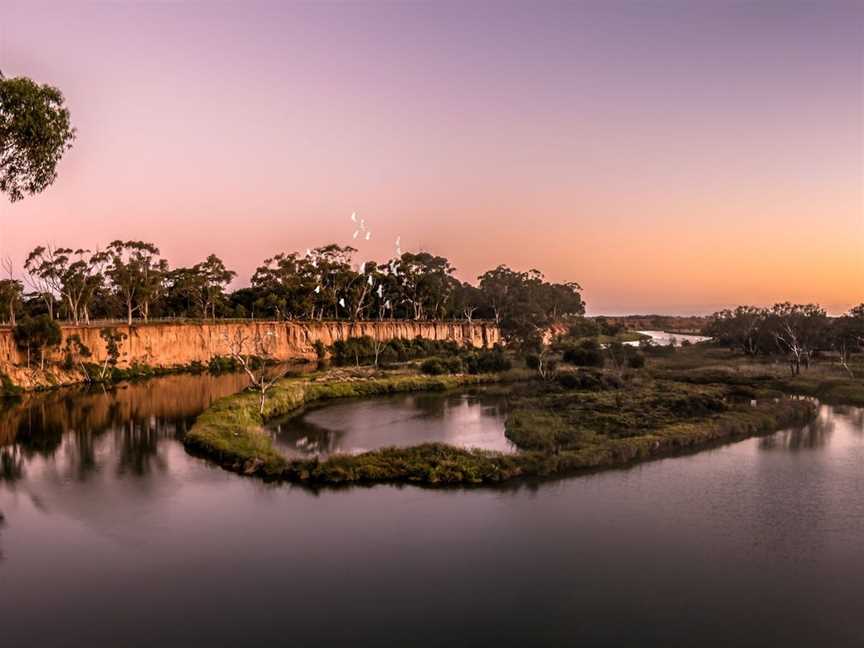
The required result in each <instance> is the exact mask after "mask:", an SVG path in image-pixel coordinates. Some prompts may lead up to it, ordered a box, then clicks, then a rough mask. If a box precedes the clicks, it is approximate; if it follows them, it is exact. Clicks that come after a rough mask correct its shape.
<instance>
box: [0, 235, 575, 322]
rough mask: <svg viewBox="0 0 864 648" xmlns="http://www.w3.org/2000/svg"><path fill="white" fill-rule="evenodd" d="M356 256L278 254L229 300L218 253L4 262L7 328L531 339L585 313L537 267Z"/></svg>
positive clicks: (43, 256)
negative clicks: (375, 324)
mask: <svg viewBox="0 0 864 648" xmlns="http://www.w3.org/2000/svg"><path fill="white" fill-rule="evenodd" d="M356 252H357V250H355V249H354V248H351V247H342V246H339V245H336V244H331V245H326V246H323V247H318V248H315V249H313V250H307V251H306V253H305V254H301V253H296V252H291V253H288V252H281V253H279V254H276V255H274V256H272V257H270V258H268V259H265V260H264V262H263V263H262V264H261V265H260V266H259V267H258V268H257V269H256V271H255V273H254V274H253V275H252V277H251V280H250V286H249V287H248V288H240V289H237V290H233V291H230V290H228V286H229V284H230V283H231V282H232V281H233V280H234V279H235V277H236V276H237V274H236V273H235V272H234V271H232V270H230V269H228V268H227V267H226V266H225V264H224V263H223V261H222V260H221V259H220V258H219V257H217V256H216V255H215V254H211V255H210V256H208V257H207V258H206V259H205V260H203V261H201V262H200V263H197V264H195V265H192V266H189V267H176V268H173V267H171V266H170V265H169V263H168V261H167V260H166V259H164V258H162V257H161V255H160V252H159V248H158V247H156V246H155V245H154V244H152V243H147V242H144V241H113V242H112V243H111V244H110V245H108V246H107V247H106V248H104V249H102V250H96V251H91V250H84V249H76V250H73V249H72V248H63V247H56V248H55V247H51V246H39V247H37V248H35V249H34V250H33V251H32V252H31V253H30V254H29V255H28V257H27V259H26V260H25V262H24V264H23V267H22V268H21V269H20V270H21V271H22V273H21V274H22V275H23V279H18V278H16V276H15V275H16V273H15V268H14V267H13V265H12V263H11V262H10V261H9V260H8V259H7V260H6V261H5V263H4V265H5V271H6V275H7V277H8V278H6V279H3V280H0V321H4V322H6V323H9V324H13V325H14V324H15V322H16V320H17V319H20V318H22V317H30V318H33V317H38V316H45V317H47V318H49V319H52V320H66V321H69V322H73V323H76V324H77V323H85V324H86V323H89V322H90V321H91V320H126V321H127V322H128V323H129V324H132V323H133V321H134V320H141V321H148V320H150V319H154V318H202V319H203V318H212V319H216V318H259V319H264V318H266V319H277V320H281V319H306V320H320V319H349V320H360V319H377V320H391V319H392V320H432V319H435V320H441V319H465V320H468V321H470V320H472V319H474V318H482V319H491V320H495V321H496V322H498V323H499V324H500V325H501V326H502V329H506V330H507V331H508V332H509V333H510V335H511V336H512V337H517V338H525V337H529V336H532V335H535V334H536V331H537V328H538V327H542V326H544V325H546V324H547V323H549V322H552V321H556V320H558V319H560V318H561V317H564V316H566V315H580V314H582V313H584V312H585V305H584V303H583V301H582V297H581V292H580V291H581V289H580V287H579V286H578V285H577V284H575V283H551V282H548V281H546V280H545V279H544V277H543V275H542V274H541V273H540V272H539V271H537V270H531V271H528V272H517V271H514V270H511V269H510V268H508V267H507V266H503V265H501V266H498V267H497V268H495V269H494V270H490V271H488V272H486V273H484V274H483V275H481V276H480V277H478V282H477V284H476V285H472V284H470V283H467V282H461V281H459V280H458V279H457V278H456V277H455V276H454V271H455V268H454V267H453V266H452V265H451V264H450V262H449V261H448V259H446V258H445V257H442V256H436V255H433V254H430V253H428V252H419V253H411V252H406V253H404V254H402V255H401V256H399V257H397V258H393V259H389V260H387V261H385V262H383V263H378V262H375V261H369V262H365V263H354V262H353V260H352V257H353V255H354V254H355V253H356Z"/></svg>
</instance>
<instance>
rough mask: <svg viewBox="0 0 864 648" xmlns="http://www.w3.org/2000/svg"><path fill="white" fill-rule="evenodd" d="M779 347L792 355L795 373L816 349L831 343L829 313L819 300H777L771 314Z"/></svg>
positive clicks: (770, 321)
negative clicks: (817, 301) (805, 302)
mask: <svg viewBox="0 0 864 648" xmlns="http://www.w3.org/2000/svg"><path fill="white" fill-rule="evenodd" d="M766 319H767V323H766V325H767V326H768V327H769V330H770V331H771V334H772V335H773V337H774V339H775V341H776V343H777V346H778V348H779V349H780V350H781V351H783V352H785V353H787V354H788V356H789V367H790V369H791V371H792V373H793V374H799V373H801V365H802V364H804V366H805V368H806V367H807V366H808V365H809V362H810V356H811V355H812V353H813V351H815V350H817V349H819V348H822V347H824V346H827V331H828V328H827V324H828V316H827V314H826V313H825V310H824V309H823V308H822V307H820V306H819V305H818V304H792V303H790V302H782V303H778V304H774V306H772V307H771V310H770V312H769V313H768V316H767V318H766Z"/></svg>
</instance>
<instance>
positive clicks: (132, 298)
mask: <svg viewBox="0 0 864 648" xmlns="http://www.w3.org/2000/svg"><path fill="white" fill-rule="evenodd" d="M105 254H106V257H105V258H106V260H107V266H106V270H105V275H106V276H107V277H108V278H109V279H110V280H111V283H112V285H113V286H114V289H115V291H116V292H117V294H118V296H119V297H120V299H121V300H122V301H123V303H124V304H125V306H126V321H127V323H128V324H129V325H130V326H131V325H132V314H133V313H134V312H136V311H137V312H138V313H139V314H140V315H141V317H142V318H143V319H144V321H145V322H146V321H147V320H148V319H149V317H150V306H151V304H152V303H153V302H154V301H155V300H156V299H157V298H158V297H159V295H160V294H161V292H162V288H163V285H164V284H163V281H164V278H165V275H166V274H167V273H168V262H167V261H165V260H164V259H160V258H159V248H157V247H156V246H155V245H153V244H152V243H145V242H143V241H112V242H111V244H110V245H109V246H108V248H107V250H106V251H105Z"/></svg>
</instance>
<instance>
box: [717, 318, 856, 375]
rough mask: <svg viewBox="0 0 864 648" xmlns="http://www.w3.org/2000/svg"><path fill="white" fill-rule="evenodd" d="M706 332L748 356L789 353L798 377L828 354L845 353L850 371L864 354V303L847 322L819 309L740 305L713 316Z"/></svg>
mask: <svg viewBox="0 0 864 648" xmlns="http://www.w3.org/2000/svg"><path fill="white" fill-rule="evenodd" d="M705 333H706V335H710V336H711V337H712V338H713V339H714V340H715V341H716V342H718V343H720V344H724V345H728V346H730V347H735V348H738V349H740V350H741V351H743V352H744V353H746V354H748V355H752V356H758V355H772V354H776V353H778V352H781V353H784V354H788V356H789V358H790V362H791V364H792V367H793V371H795V372H798V371H800V368H801V365H802V364H803V365H804V366H807V364H809V362H810V360H811V359H812V358H813V357H814V356H815V355H816V354H818V353H820V352H824V351H833V352H836V353H837V354H839V357H840V362H841V363H842V364H843V365H844V366H845V367H846V368H847V370H848V365H847V361H848V358H849V356H850V354H852V353H855V352H860V351H862V350H864V304H860V305H858V306H856V307H855V308H853V309H851V310H850V311H849V312H848V313H847V314H845V315H843V316H841V317H829V316H828V314H827V313H826V312H825V309H823V308H822V307H820V306H819V305H818V304H791V303H789V302H783V303H779V304H774V306H772V307H771V308H760V307H757V306H738V307H737V308H735V309H730V310H723V311H719V312H717V313H715V314H714V315H712V316H711V318H710V320H709V323H708V325H707V326H706V327H705ZM850 373H851V372H850Z"/></svg>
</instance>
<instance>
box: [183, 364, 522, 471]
mask: <svg viewBox="0 0 864 648" xmlns="http://www.w3.org/2000/svg"><path fill="white" fill-rule="evenodd" d="M528 375H530V374H528V373H526V372H525V371H520V370H513V371H509V372H504V373H501V374H477V375H467V374H466V375H444V376H422V375H415V374H397V375H392V376H385V377H375V378H356V379H349V380H326V379H324V380H321V379H320V378H321V376H315V377H314V378H315V379H314V380H312V379H309V378H306V377H302V378H286V379H283V380H281V381H279V382H278V383H277V384H276V385H275V386H274V387H273V388H272V389H271V390H270V391H269V392H268V394H267V399H266V401H265V405H264V414H263V416H262V415H261V414H260V413H259V411H258V406H259V400H258V399H259V397H258V395H257V394H256V393H253V392H250V391H246V392H242V393H240V394H235V395H233V396H227V397H225V398H222V399H220V400H218V401H216V402H215V403H214V404H213V405H212V406H211V407H210V408H208V409H207V410H206V411H204V412H203V413H202V414H201V415H200V416H199V417H198V420H197V421H196V422H195V424H194V425H193V427H192V429H191V430H190V431H189V433H188V434H187V435H186V437H185V438H184V444H185V446H186V448H187V449H188V450H189V451H190V452H192V453H194V454H199V455H203V456H207V457H209V458H211V459H213V460H214V461H216V462H218V463H219V464H221V465H222V466H224V467H226V468H229V469H231V470H234V471H238V472H244V473H248V474H260V475H262V476H265V477H280V476H281V477H290V476H292V475H294V474H295V472H297V471H293V472H292V469H291V466H292V465H293V464H302V463H306V462H291V461H289V460H288V459H286V458H285V457H284V456H282V455H281V454H280V453H279V452H278V451H276V450H275V449H274V448H273V443H272V440H271V438H270V435H269V434H268V433H267V432H266V431H265V430H263V429H262V426H263V425H264V422H265V421H268V420H271V419H274V418H278V417H280V416H285V415H286V414H289V413H290V412H292V411H293V410H296V409H297V408H299V407H301V406H303V405H305V404H306V403H310V402H313V401H317V400H328V399H334V398H353V397H369V396H379V395H386V394H396V393H401V392H415V391H445V390H448V389H455V388H457V387H462V386H466V385H476V384H482V383H490V382H501V381H513V380H524V379H525V378H526V377H527V376H528ZM316 463H317V462H316Z"/></svg>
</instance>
